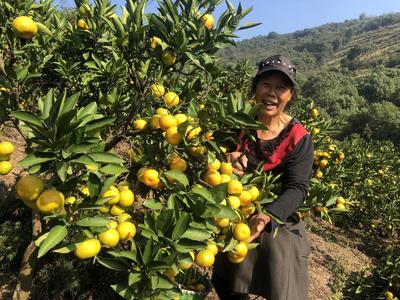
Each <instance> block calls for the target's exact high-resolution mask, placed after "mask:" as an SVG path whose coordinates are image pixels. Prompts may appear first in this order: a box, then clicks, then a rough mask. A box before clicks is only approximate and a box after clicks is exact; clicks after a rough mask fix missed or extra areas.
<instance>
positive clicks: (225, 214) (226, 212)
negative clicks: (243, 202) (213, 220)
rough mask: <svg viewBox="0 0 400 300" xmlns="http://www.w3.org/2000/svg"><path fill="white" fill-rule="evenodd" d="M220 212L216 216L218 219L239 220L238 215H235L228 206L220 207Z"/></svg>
mask: <svg viewBox="0 0 400 300" xmlns="http://www.w3.org/2000/svg"><path fill="white" fill-rule="evenodd" d="M219 208H220V211H219V212H218V213H217V214H216V215H215V217H217V218H228V219H233V220H234V219H236V218H237V214H236V213H235V211H234V210H233V209H232V208H230V207H227V206H224V205H220V206H219Z"/></svg>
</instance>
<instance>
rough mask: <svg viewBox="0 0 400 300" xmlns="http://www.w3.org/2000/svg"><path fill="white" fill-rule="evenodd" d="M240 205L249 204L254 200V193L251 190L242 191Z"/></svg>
mask: <svg viewBox="0 0 400 300" xmlns="http://www.w3.org/2000/svg"><path fill="white" fill-rule="evenodd" d="M239 199H240V206H247V205H249V204H250V203H251V201H252V200H253V195H252V194H251V193H250V192H249V191H242V192H241V193H240V196H239Z"/></svg>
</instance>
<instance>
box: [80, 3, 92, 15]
mask: <svg viewBox="0 0 400 300" xmlns="http://www.w3.org/2000/svg"><path fill="white" fill-rule="evenodd" d="M91 12H92V8H91V7H90V5H89V4H82V5H81V6H79V13H80V14H81V15H82V16H84V17H89V16H90V15H91Z"/></svg>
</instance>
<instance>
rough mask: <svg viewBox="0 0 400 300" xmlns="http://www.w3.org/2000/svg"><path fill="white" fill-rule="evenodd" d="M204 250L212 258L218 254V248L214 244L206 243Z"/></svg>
mask: <svg viewBox="0 0 400 300" xmlns="http://www.w3.org/2000/svg"><path fill="white" fill-rule="evenodd" d="M205 250H208V251H210V252H211V253H212V254H213V255H214V256H215V255H217V254H218V247H217V245H216V244H215V242H208V243H207V246H206V248H205Z"/></svg>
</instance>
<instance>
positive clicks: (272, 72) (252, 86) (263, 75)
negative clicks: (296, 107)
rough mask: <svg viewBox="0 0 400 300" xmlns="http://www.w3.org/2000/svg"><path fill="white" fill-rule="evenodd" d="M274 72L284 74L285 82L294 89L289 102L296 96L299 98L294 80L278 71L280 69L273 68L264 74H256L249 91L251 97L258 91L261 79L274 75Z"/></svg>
mask: <svg viewBox="0 0 400 300" xmlns="http://www.w3.org/2000/svg"><path fill="white" fill-rule="evenodd" d="M274 74H282V75H283V76H282V78H283V79H284V80H285V84H286V85H287V86H288V87H290V88H291V89H292V90H293V95H292V98H291V99H290V102H289V103H291V102H292V101H294V100H296V98H297V91H296V86H295V85H294V84H293V82H292V81H291V80H290V79H289V78H288V77H287V76H286V75H285V74H284V73H283V72H281V71H278V70H271V71H269V72H265V73H262V74H260V75H258V76H254V78H253V79H252V81H251V87H250V91H249V98H252V97H253V96H254V94H255V93H256V87H257V84H258V82H259V81H260V80H261V79H264V78H265V77H269V76H271V75H274Z"/></svg>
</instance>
